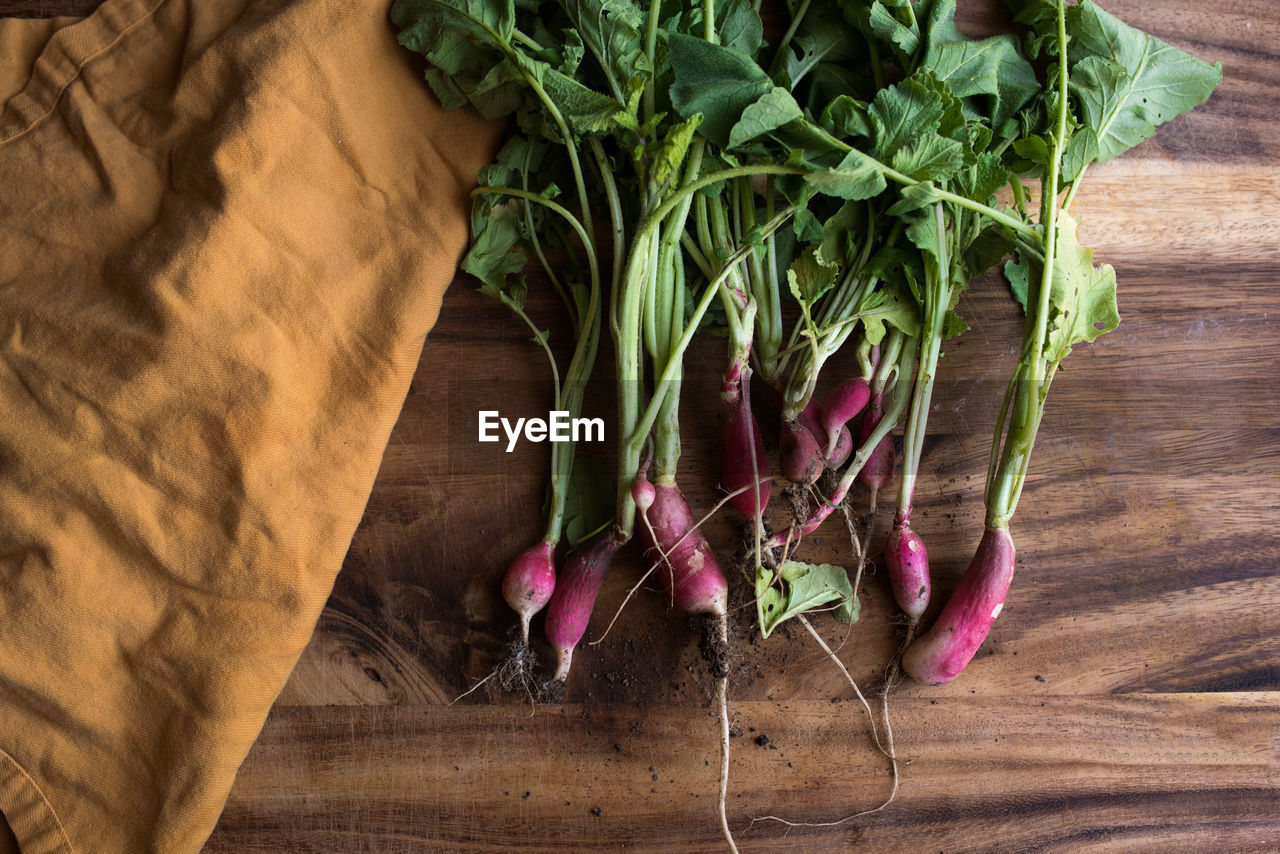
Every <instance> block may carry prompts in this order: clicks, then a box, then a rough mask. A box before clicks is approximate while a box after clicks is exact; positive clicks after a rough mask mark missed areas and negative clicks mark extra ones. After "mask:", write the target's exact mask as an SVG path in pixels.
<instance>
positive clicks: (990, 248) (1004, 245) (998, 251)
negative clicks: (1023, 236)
mask: <svg viewBox="0 0 1280 854" xmlns="http://www.w3.org/2000/svg"><path fill="white" fill-rule="evenodd" d="M1016 245H1017V244H1015V243H1014V241H1013V239H1012V238H1011V237H1009V235H1008V234H1007V233H1006V232H1005V230H1004V228H1003V227H1002V226H999V225H988V226H987V227H986V228H984V229H982V231H980V232H978V236H977V237H975V238H974V239H973V240H971V241H970V242H969V245H968V246H966V247H965V248H964V265H965V267H966V269H967V272H968V275H969V278H974V277H976V276H980V275H982V274H983V273H985V272H986V271H987V270H990V269H991V268H992V267H994V266H995V265H996V264H997V263H999V261H1000V259H1001V258H1003V257H1005V256H1006V255H1008V254H1009V253H1011V252H1013V250H1014V247H1015V246H1016Z"/></svg>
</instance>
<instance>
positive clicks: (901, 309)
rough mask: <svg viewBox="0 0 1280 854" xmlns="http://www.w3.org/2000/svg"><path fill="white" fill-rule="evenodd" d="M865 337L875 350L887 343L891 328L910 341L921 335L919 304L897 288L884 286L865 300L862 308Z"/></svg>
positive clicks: (860, 309) (860, 311)
mask: <svg viewBox="0 0 1280 854" xmlns="http://www.w3.org/2000/svg"><path fill="white" fill-rule="evenodd" d="M858 314H860V315H862V316H863V317H862V328H863V330H864V331H863V337H864V338H865V339H866V340H867V343H869V344H871V345H872V346H875V345H877V344H879V343H880V342H881V341H883V340H884V336H885V333H886V332H887V331H888V328H889V327H890V326H893V327H895V328H897V329H899V330H901V331H902V332H903V333H904V334H906V335H908V336H910V337H913V338H914V337H917V336H919V335H920V307H919V304H918V303H917V302H916V300H915V299H914V298H912V297H910V296H908V295H906V294H904V293H903V292H902V289H901V288H899V287H896V286H881V287H879V288H876V289H875V290H874V291H872V292H871V293H869V294H867V295H866V296H865V297H863V299H862V302H861V303H860V304H859V305H858Z"/></svg>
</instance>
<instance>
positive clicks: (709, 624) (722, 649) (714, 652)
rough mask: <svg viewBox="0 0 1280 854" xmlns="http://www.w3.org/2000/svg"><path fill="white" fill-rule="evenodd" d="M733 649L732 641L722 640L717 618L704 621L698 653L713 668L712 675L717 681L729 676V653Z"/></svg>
mask: <svg viewBox="0 0 1280 854" xmlns="http://www.w3.org/2000/svg"><path fill="white" fill-rule="evenodd" d="M731 649H732V641H731V640H730V641H725V640H721V638H720V627H719V621H718V619H717V618H714V617H712V618H710V619H706V620H703V621H702V640H701V642H699V644H698V651H699V652H701V653H702V658H703V660H704V661H706V662H707V666H708V667H710V668H711V675H712V676H713V677H714V678H716V679H724V678H725V677H727V676H728V675H729V653H730V650H731Z"/></svg>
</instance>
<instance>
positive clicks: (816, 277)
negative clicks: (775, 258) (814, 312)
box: [787, 246, 840, 306]
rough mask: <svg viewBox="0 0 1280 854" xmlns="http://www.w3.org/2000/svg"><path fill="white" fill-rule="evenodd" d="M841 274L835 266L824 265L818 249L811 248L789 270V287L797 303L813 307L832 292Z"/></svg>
mask: <svg viewBox="0 0 1280 854" xmlns="http://www.w3.org/2000/svg"><path fill="white" fill-rule="evenodd" d="M839 272H840V268H839V267H838V266H836V265H835V264H831V263H823V262H822V261H821V260H820V259H819V258H818V254H817V250H816V248H815V247H813V246H810V247H808V248H807V249H805V251H804V252H802V253H800V255H799V256H798V257H797V258H796V260H794V261H792V262H791V266H790V267H788V268H787V285H788V286H789V287H790V289H791V295H792V296H793V297H795V298H796V301H797V302H801V303H804V304H805V305H809V306H811V305H813V304H814V303H815V302H817V301H818V299H819V298H820V297H821V296H822V295H823V294H825V293H826V292H827V291H829V290H831V288H832V286H833V285H834V284H835V281H836V274H837V273H839Z"/></svg>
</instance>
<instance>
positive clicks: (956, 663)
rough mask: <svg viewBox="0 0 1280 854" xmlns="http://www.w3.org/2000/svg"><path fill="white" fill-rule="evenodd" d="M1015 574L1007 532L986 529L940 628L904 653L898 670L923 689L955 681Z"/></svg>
mask: <svg viewBox="0 0 1280 854" xmlns="http://www.w3.org/2000/svg"><path fill="white" fill-rule="evenodd" d="M1013 569H1014V549H1013V539H1012V538H1011V537H1010V536H1009V531H1008V529H1007V528H987V529H986V531H985V532H983V534H982V542H980V543H979V544H978V550H977V551H976V552H975V553H974V555H973V560H972V561H970V563H969V568H968V569H967V570H965V573H964V577H963V578H961V579H960V584H959V586H957V587H956V589H955V592H954V593H952V594H951V598H950V599H948V600H947V604H946V606H944V607H943V609H942V613H941V614H940V615H939V616H938V622H936V623H934V625H933V628H931V629H930V630H929V631H928V633H927V634H925V635H923V636H921V637H920V638H918V639H917V640H916V642H915V643H913V644H912V645H911V646H910V647H909V648H908V649H907V652H906V654H905V655H903V657H902V669H903V670H905V671H907V673H910V674H911V676H912V677H913V678H914V679H915V680H916V681H917V682H923V683H924V684H926V685H941V684H943V683H944V682H950V681H951V680H952V679H955V678H956V676H958V675H959V674H960V671H962V670H964V668H965V666H966V665H968V663H969V662H970V661H971V660H972V659H973V656H974V654H975V653H977V651H978V647H980V646H982V642H983V641H984V640H986V637H987V633H988V632H989V631H991V624H992V623H994V622H995V619H996V617H998V616H999V615H1000V611H1001V610H1002V609H1003V608H1004V600H1005V597H1006V596H1007V595H1008V594H1009V584H1010V582H1012V581H1013Z"/></svg>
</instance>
